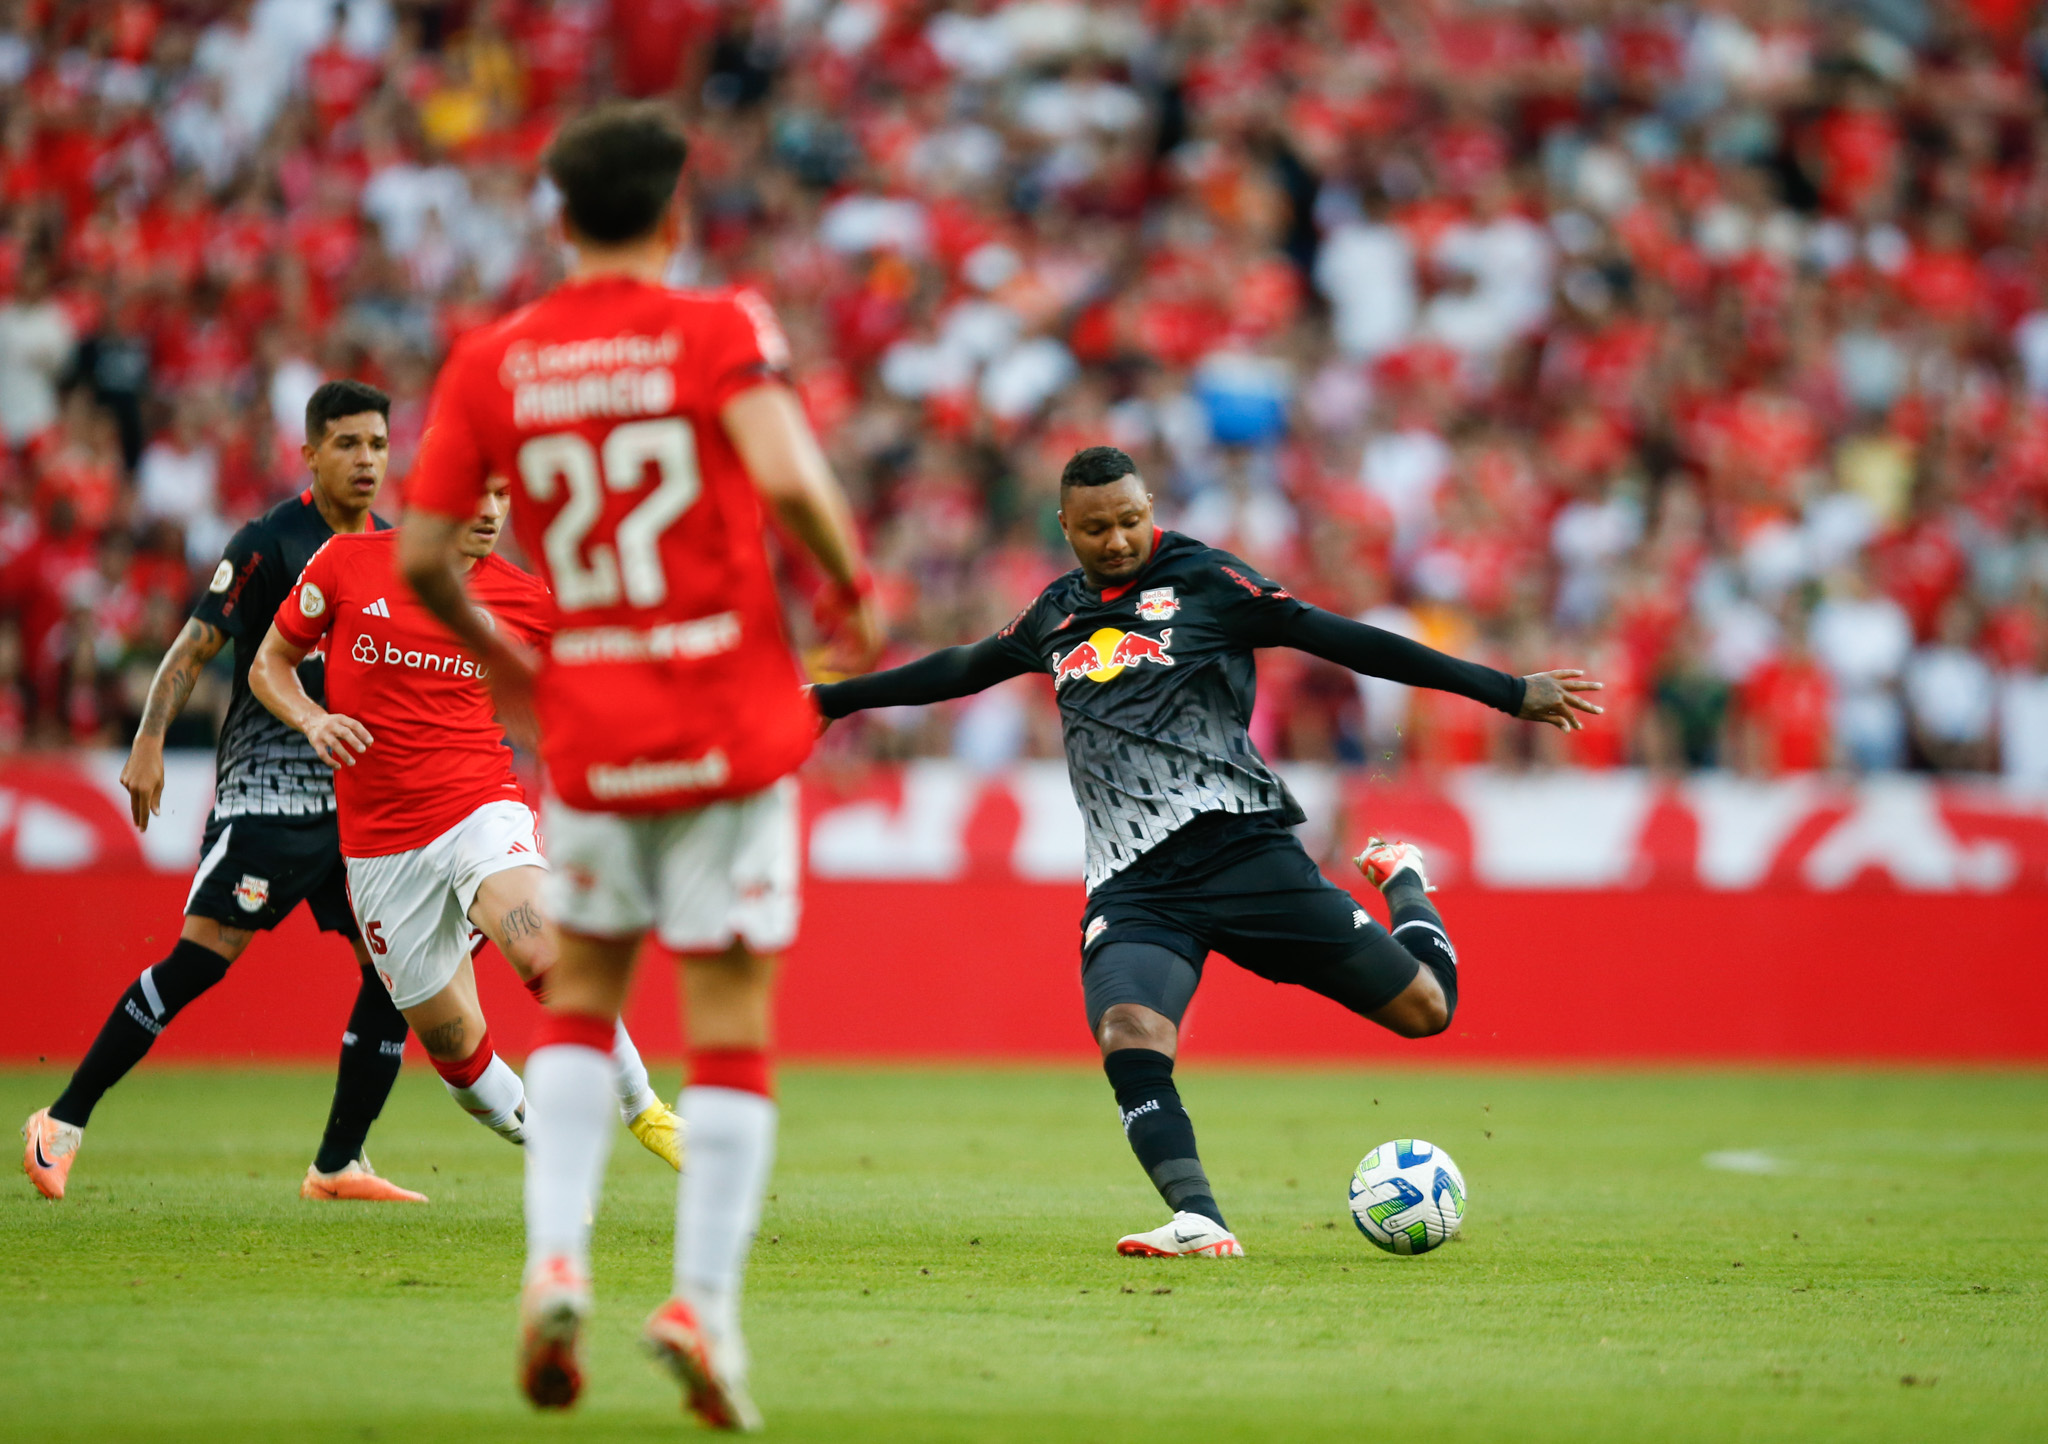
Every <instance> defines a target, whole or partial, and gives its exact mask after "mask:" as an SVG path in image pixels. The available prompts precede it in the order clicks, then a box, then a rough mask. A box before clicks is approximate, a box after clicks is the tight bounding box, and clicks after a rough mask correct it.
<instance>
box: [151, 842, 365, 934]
mask: <svg viewBox="0 0 2048 1444" xmlns="http://www.w3.org/2000/svg"><path fill="white" fill-rule="evenodd" d="M300 903H304V904H306V906H307V907H309V908H311V909H312V911H313V921H314V922H316V923H318V924H319V925H320V930H321V931H322V932H328V933H340V934H341V935H342V936H343V937H346V938H353V937H355V936H356V916H355V910H354V909H352V908H351V907H350V906H349V902H348V873H347V871H346V869H345V867H344V865H343V863H342V860H341V828H340V826H339V824H337V823H336V821H335V817H334V814H333V813H331V812H329V813H326V814H324V815H322V816H317V817H263V816H257V815H244V816H241V817H217V816H216V817H208V818H207V819H206V835H205V836H204V837H203V838H202V839H201V840H200V845H199V871H198V872H196V873H194V874H193V877H192V892H191V895H190V896H188V897H187V898H186V899H185V916H187V917H195V918H211V919H213V920H214V921H215V922H217V923H219V924H221V925H222V926H223V927H230V928H247V929H249V930H251V931H254V932H264V931H267V930H268V929H270V928H274V927H276V926H277V925H278V924H279V923H281V922H283V921H284V920H285V918H286V917H288V916H289V915H290V914H291V910H292V909H293V908H295V907H297V906H298V905H299V904H300Z"/></svg>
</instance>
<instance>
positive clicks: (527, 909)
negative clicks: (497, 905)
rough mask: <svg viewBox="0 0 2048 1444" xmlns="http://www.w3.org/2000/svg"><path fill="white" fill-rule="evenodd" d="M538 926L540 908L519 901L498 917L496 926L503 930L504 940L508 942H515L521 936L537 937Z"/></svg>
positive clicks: (538, 934)
mask: <svg viewBox="0 0 2048 1444" xmlns="http://www.w3.org/2000/svg"><path fill="white" fill-rule="evenodd" d="M540 926H541V924H540V909H539V908H537V907H535V906H534V905H533V904H532V903H530V902H523V903H521V904H520V905H519V906H518V907H516V908H513V909H512V910H511V911H510V912H508V913H506V914H505V916H504V917H502V918H500V919H498V927H499V929H500V930H502V931H503V932H504V934H505V941H506V942H508V943H516V942H518V941H520V940H521V939H522V938H537V937H539V936H540Z"/></svg>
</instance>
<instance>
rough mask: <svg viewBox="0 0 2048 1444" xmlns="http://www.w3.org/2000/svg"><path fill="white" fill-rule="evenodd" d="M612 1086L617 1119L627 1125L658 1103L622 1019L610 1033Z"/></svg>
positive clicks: (644, 1067) (637, 1050) (658, 1098)
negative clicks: (621, 1119) (615, 1092)
mask: <svg viewBox="0 0 2048 1444" xmlns="http://www.w3.org/2000/svg"><path fill="white" fill-rule="evenodd" d="M612 1087H613V1088H614V1089H615V1090H617V1092H618V1095H619V1116H620V1117H621V1118H623V1119H625V1120H626V1122H628V1123H631V1122H632V1121H633V1120H634V1119H635V1118H638V1117H639V1116H640V1115H641V1114H643V1113H645V1112H646V1111H647V1110H648V1109H650V1108H652V1107H653V1106H654V1105H655V1104H657V1103H659V1102H660V1101H661V1099H660V1097H659V1096H658V1095H656V1093H655V1091H654V1087H653V1085H652V1084H650V1083H649V1082H648V1081H647V1065H646V1064H645V1063H642V1062H641V1061H640V1050H639V1049H638V1048H635V1047H634V1046H633V1035H632V1034H631V1033H628V1032H627V1031H626V1020H625V1019H624V1018H621V1019H619V1023H618V1028H617V1030H616V1031H615V1032H614V1033H613V1034H612Z"/></svg>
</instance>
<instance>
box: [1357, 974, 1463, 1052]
mask: <svg viewBox="0 0 2048 1444" xmlns="http://www.w3.org/2000/svg"><path fill="white" fill-rule="evenodd" d="M1371 1016H1372V1020H1373V1021H1374V1022H1375V1023H1378V1024H1379V1025H1380V1026H1381V1027H1382V1028H1385V1029H1386V1030H1387V1031H1388V1032H1390V1033H1394V1034H1397V1035H1399V1036H1400V1037H1403V1038H1432V1037H1435V1036H1436V1035H1437V1034H1438V1033H1441V1032H1443V1031H1444V1030H1445V1029H1446V1028H1448V1027H1450V1026H1451V1009H1450V1005H1449V1003H1448V1002H1447V1001H1446V1000H1445V998H1444V990H1443V989H1442V988H1441V987H1439V986H1438V984H1437V981H1436V979H1435V978H1434V977H1433V976H1432V975H1431V974H1430V973H1429V971H1428V970H1427V969H1422V970H1420V971H1418V972H1417V973H1416V975H1415V978H1414V980H1413V981H1412V982H1410V983H1409V984H1408V986H1407V987H1405V988H1403V989H1402V990H1401V991H1400V992H1399V993H1397V994H1396V995H1395V996H1394V997H1393V999H1392V1000H1391V1001H1389V1002H1388V1003H1387V1005H1386V1006H1385V1007H1383V1008H1379V1009H1377V1010H1375V1011H1374V1012H1373V1014H1372V1015H1371Z"/></svg>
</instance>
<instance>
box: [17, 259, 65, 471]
mask: <svg viewBox="0 0 2048 1444" xmlns="http://www.w3.org/2000/svg"><path fill="white" fill-rule="evenodd" d="M77 344H78V336H77V333H76V332H75V331H74V330H73V329H72V326H71V320H70V318H69V317H67V316H66V315H65V314H64V309H63V307H61V306H59V305H58V304H57V303H56V301H55V300H53V299H52V298H51V296H50V288H49V277H48V274H47V273H46V272H45V271H44V270H43V268H42V266H40V265H38V264H30V265H26V266H24V267H22V272H21V280H20V283H19V284H18V286H17V287H16V290H15V294H14V298H13V299H12V300H10V301H8V302H7V303H6V304H5V305H4V306H0V442H4V443H6V444H7V445H9V446H20V445H22V444H24V443H26V442H28V441H32V440H34V439H35V438H36V437H38V436H40V435H42V434H43V433H44V432H45V431H48V430H49V429H50V428H51V427H52V426H54V425H56V423H57V378H58V377H60V376H62V375H63V374H64V368H65V367H66V366H68V365H69V364H70V362H71V353H72V351H73V350H74V349H75V348H76V347H77Z"/></svg>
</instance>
